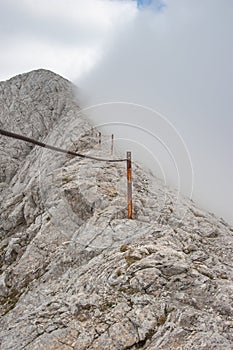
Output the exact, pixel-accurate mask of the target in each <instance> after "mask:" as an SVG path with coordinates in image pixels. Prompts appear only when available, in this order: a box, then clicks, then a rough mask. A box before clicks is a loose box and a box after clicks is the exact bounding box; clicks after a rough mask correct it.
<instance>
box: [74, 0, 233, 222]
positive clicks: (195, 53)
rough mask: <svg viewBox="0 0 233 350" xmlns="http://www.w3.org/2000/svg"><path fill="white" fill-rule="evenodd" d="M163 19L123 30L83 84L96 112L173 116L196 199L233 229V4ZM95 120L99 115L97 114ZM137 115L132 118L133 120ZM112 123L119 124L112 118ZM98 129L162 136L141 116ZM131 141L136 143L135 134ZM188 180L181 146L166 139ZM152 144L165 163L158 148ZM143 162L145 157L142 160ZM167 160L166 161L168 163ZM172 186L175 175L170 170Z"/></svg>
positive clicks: (155, 16) (182, 8)
mask: <svg viewBox="0 0 233 350" xmlns="http://www.w3.org/2000/svg"><path fill="white" fill-rule="evenodd" d="M166 4H167V6H166V8H165V9H164V10H163V11H162V12H160V13H159V12H154V13H153V12H152V11H150V10H149V9H148V10H147V11H142V12H140V13H138V14H137V16H136V17H135V19H134V21H133V22H130V23H127V24H126V25H125V26H124V27H122V28H119V29H118V36H117V37H116V38H115V40H114V42H112V44H111V45H110V46H109V47H108V50H106V56H105V58H104V59H103V61H102V65H100V66H98V67H96V70H94V71H92V72H91V75H90V76H89V77H86V79H85V80H83V81H81V82H80V81H79V83H80V85H81V86H83V87H85V89H86V91H88V93H89V95H90V97H91V98H90V100H89V103H90V104H95V103H101V102H109V101H126V102H134V103H137V104H142V105H145V106H149V107H152V108H155V109H158V110H159V111H160V112H161V113H163V114H164V115H166V116H167V118H168V119H169V120H170V121H171V122H172V123H173V124H174V125H175V126H176V128H177V129H178V130H179V132H180V133H181V134H182V136H183V138H184V139H185V142H186V144H187V146H188V148H189V150H190V153H191V158H192V162H193V166H194V170H195V188H194V198H195V199H196V200H198V202H199V203H200V204H201V205H202V206H203V207H206V208H208V209H209V210H210V211H214V212H216V213H217V214H218V215H219V216H223V217H225V218H227V220H228V221H231V222H232V205H231V199H232V197H233V186H232V176H233V165H232V161H231V158H232V155H231V153H232V149H233V139H232V135H231V133H232V130H233V119H232V114H233V104H232V97H233V96H232V91H233V69H232V61H233V51H232V32H233V22H232V14H233V2H231V1H229V0H223V1H221V4H220V2H219V1H218V0H204V1H196V0H195V1H194V0H190V1H185V0H167V2H166ZM92 114H94V113H93V112H92ZM131 114H132V115H131ZM111 115H112V118H111V117H110V116H111ZM96 119H97V120H99V121H112V120H114V121H116V120H118V121H119V120H121V121H123V120H124V121H129V122H130V123H137V124H139V125H141V126H142V127H146V128H147V129H148V130H149V131H154V132H155V133H157V132H159V133H160V132H162V131H161V128H160V126H159V127H158V123H159V122H158V118H157V117H155V118H154V120H153V117H152V116H148V115H147V114H146V113H143V112H142V113H141V117H140V116H139V115H137V114H136V112H135V111H133V110H132V111H131V112H130V111H129V110H128V113H125V114H124V111H123V110H121V114H119V113H118V115H115V114H113V111H112V113H110V111H109V110H108V113H105V112H104V110H103V109H102V111H101V114H100V113H98V111H97V112H96ZM130 136H132V138H133V139H134V141H137V138H138V137H139V136H138V135H137V136H136V137H135V135H133V132H132V133H130ZM164 137H165V141H166V143H167V144H169V145H170V146H171V147H173V152H174V154H175V156H176V158H177V159H179V166H180V168H181V169H182V175H183V178H187V173H186V170H185V168H186V165H187V164H186V163H185V162H183V163H184V164H183V165H184V166H182V157H181V159H180V158H179V152H178V146H177V144H176V145H175V146H174V145H173V146H172V143H171V142H170V140H171V138H169V137H166V135H164ZM144 139H145V144H147V145H148V147H150V149H151V148H153V152H154V153H155V154H156V155H160V156H161V159H162V162H164V163H166V162H165V157H164V155H162V153H160V152H159V151H158V145H157V144H152V143H151V144H150V145H149V144H148V143H147V142H148V140H147V138H146V137H145V135H144ZM142 159H143V160H144V162H145V161H146V156H145V154H144V156H143V157H142ZM161 159H160V160H161ZM164 167H165V170H166V171H165V172H166V173H167V177H168V178H169V177H170V181H171V182H174V181H176V182H177V179H173V181H172V179H171V177H172V176H173V175H172V174H173V173H174V169H173V168H172V166H171V165H170V168H169V166H168V167H167V165H166V164H164Z"/></svg>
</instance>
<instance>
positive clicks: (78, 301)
mask: <svg viewBox="0 0 233 350" xmlns="http://www.w3.org/2000/svg"><path fill="white" fill-rule="evenodd" d="M73 89H74V87H73V86H72V84H71V83H69V82H68V81H66V80H65V79H63V78H62V77H60V76H58V75H56V74H54V73H52V72H48V71H45V70H38V71H33V72H30V73H27V74H23V75H20V76H17V77H15V78H12V79H11V80H9V81H7V82H3V83H0V101H1V107H0V123H1V124H0V125H1V127H2V128H4V129H8V130H10V131H14V132H17V133H21V134H24V135H27V136H31V137H34V138H36V139H40V140H44V141H46V142H47V143H50V144H53V145H55V146H59V147H62V148H66V149H73V150H79V151H82V152H84V153H86V154H87V153H88V154H92V155H99V156H103V155H104V156H105V157H106V156H109V157H110V156H111V155H110V152H109V145H108V144H105V143H103V144H102V148H101V149H100V147H99V145H98V140H97V139H96V138H95V136H94V135H93V133H92V131H91V124H90V122H89V121H88V120H87V118H86V117H85V116H83V115H82V113H81V111H80V108H79V106H78V104H77V102H76V99H75V96H74V94H73ZM0 155H1V170H0V171H1V173H0V181H1V183H0V195H1V203H0V233H1V243H0V254H1V258H0V259H1V260H0V265H1V275H0V307H1V321H0V328H1V331H0V347H1V349H3V350H14V349H15V350H20V349H26V350H36V349H50V350H52V349H63V350H69V349H77V350H84V349H89V350H97V349H99V350H110V349H111V350H126V349H132V350H133V349H147V350H155V349H156V350H157V349H158V350H165V349H166V350H167V349H171V350H175V349H183V350H186V349H189V350H197V349H198V350H204V349H205V350H207V349H208V350H209V349H216V350H219V349H224V350H228V349H229V350H230V349H231V344H232V340H233V339H232V338H233V337H232V327H233V320H232V312H233V310H232V295H233V290H232V289H233V288H232V286H233V284H232V231H233V229H232V228H231V227H230V226H229V225H228V224H227V223H225V222H224V221H223V220H222V219H218V218H216V217H215V216H214V215H213V214H210V213H207V212H204V211H202V210H200V209H198V208H197V207H196V205H195V204H194V203H193V202H192V201H191V200H189V199H186V198H179V200H178V201H177V194H176V192H175V191H172V190H170V189H168V188H165V187H164V186H163V184H162V183H161V182H160V181H159V180H158V179H157V178H155V177H154V176H153V175H151V174H149V173H147V172H145V171H143V170H142V168H141V167H140V166H139V165H137V164H134V165H133V166H134V220H127V219H126V198H125V197H126V196H125V193H126V183H125V182H126V181H125V176H124V175H125V164H124V163H123V162H122V163H103V162H99V161H96V162H93V161H90V160H88V159H78V158H71V157H68V156H67V155H65V154H59V153H54V152H52V151H50V150H45V149H41V148H38V147H32V146H31V145H29V144H26V143H24V142H21V141H14V140H11V139H8V138H6V137H3V136H2V137H0Z"/></svg>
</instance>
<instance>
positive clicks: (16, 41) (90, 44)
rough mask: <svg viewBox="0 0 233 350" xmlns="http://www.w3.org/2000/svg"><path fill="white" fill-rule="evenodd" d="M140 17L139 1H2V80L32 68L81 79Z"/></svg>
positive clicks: (0, 14) (0, 10)
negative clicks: (113, 40)
mask: <svg viewBox="0 0 233 350" xmlns="http://www.w3.org/2000/svg"><path fill="white" fill-rule="evenodd" d="M136 12H137V8H136V6H135V4H134V3H133V2H111V1H108V0H68V1H67V0H59V1H55V0H50V1H45V0H40V1H32V0H21V1H20V2H19V1H18V0H8V1H6V0H2V1H1V3H0V29H1V31H0V38H1V56H0V65H1V67H2V70H1V75H0V79H1V80H4V79H7V78H9V77H10V76H11V75H12V74H18V73H20V72H22V71H27V70H30V69H32V67H33V68H39V67H43V68H48V69H52V70H54V71H56V72H59V73H60V74H61V75H63V76H65V77H67V78H69V79H71V80H72V78H74V77H80V76H81V75H82V74H85V72H86V71H88V70H89V69H91V68H92V67H93V66H94V65H95V64H96V63H97V62H98V60H99V59H100V58H101V57H102V54H103V51H104V48H105V46H106V45H107V44H108V41H110V40H111V37H112V36H113V35H114V34H115V31H116V29H117V27H118V26H120V25H123V24H124V23H125V22H129V21H131V20H132V19H133V17H134V16H135V14H136ZM32 48H33V49H32ZM36 53H38V54H36ZM16 56H17V57H18V58H17V60H15V59H14V60H13V59H12V58H13V57H14V58H15V57H16ZM71 67H72V68H71Z"/></svg>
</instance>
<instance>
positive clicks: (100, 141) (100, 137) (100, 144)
mask: <svg viewBox="0 0 233 350" xmlns="http://www.w3.org/2000/svg"><path fill="white" fill-rule="evenodd" d="M99 146H100V147H101V132H99Z"/></svg>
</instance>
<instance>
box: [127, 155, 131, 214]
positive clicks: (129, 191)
mask: <svg viewBox="0 0 233 350" xmlns="http://www.w3.org/2000/svg"><path fill="white" fill-rule="evenodd" d="M126 158H127V193H128V219H132V218H133V201H132V162H131V152H127V154H126Z"/></svg>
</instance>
